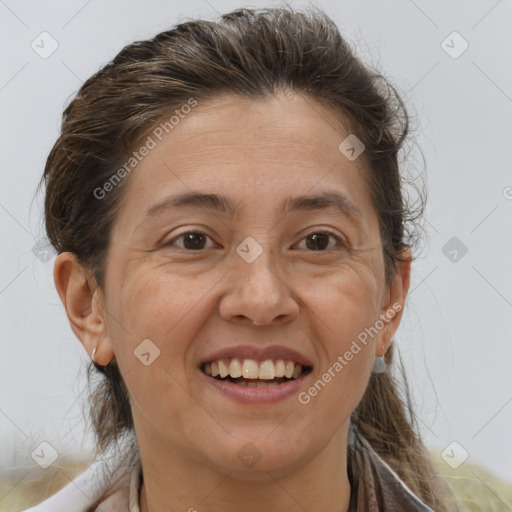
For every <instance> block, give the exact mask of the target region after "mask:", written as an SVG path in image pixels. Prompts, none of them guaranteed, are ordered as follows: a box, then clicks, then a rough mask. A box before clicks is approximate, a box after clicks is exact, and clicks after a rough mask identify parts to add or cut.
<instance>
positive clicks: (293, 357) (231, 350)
mask: <svg viewBox="0 0 512 512" xmlns="http://www.w3.org/2000/svg"><path fill="white" fill-rule="evenodd" d="M234 358H237V359H242V360H243V359H254V360H255V361H259V362H262V361H266V360H267V359H271V360H272V361H277V360H279V359H283V360H285V361H293V362H295V363H299V364H301V365H302V366H313V365H312V364H311V361H310V360H309V359H308V358H307V357H306V356H304V355H303V354H301V353H300V352H297V351H296V350H293V349H291V348H288V347H284V346H282V345H269V346H267V347H260V346H254V345H235V346H233V347H227V348H224V349H222V350H218V351H216V352H212V353H211V354H209V355H208V356H206V357H205V358H204V359H203V361H202V363H201V364H204V363H208V362H210V361H217V360H219V359H234Z"/></svg>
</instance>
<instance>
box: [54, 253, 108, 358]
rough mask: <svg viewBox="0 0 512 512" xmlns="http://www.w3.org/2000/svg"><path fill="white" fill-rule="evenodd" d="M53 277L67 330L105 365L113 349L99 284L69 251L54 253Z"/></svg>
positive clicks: (90, 354)
mask: <svg viewBox="0 0 512 512" xmlns="http://www.w3.org/2000/svg"><path fill="white" fill-rule="evenodd" d="M53 280H54V282H55V287H56V289H57V293H58V294H59V297H60V300H61V302H62V304H63V305H64V308H65V310H66V314H67V316H68V320H69V324H70V326H71V329H72V330H73V332H74V333H75V335H76V337H77V338H78V339H79V340H80V342H81V343H82V345H83V346H84V348H85V350H86V352H87V353H88V354H89V357H91V356H92V352H93V350H94V348H95V347H96V352H95V353H94V362H95V363H96V364H98V365H101V366H105V365H106V364H108V363H109V362H110V361H111V360H112V358H113V357H114V349H113V345H112V341H111V338H110V334H109V330H108V325H107V322H106V312H105V309H104V307H103V303H104V297H103V292H102V290H101V288H99V286H97V285H96V284H95V283H94V286H93V287H92V288H91V287H90V283H92V282H94V280H87V275H86V272H85V270H84V268H83V267H82V266H81V265H80V263H79V262H78V260H77V258H76V256H75V255H74V254H73V253H71V252H63V253H61V254H59V255H58V256H57V259H56V260H55V264H54V267H53Z"/></svg>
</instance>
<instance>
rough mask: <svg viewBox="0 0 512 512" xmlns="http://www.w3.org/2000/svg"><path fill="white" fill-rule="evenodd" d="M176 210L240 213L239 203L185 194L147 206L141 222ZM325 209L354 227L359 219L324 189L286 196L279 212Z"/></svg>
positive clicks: (342, 197) (345, 203)
mask: <svg viewBox="0 0 512 512" xmlns="http://www.w3.org/2000/svg"><path fill="white" fill-rule="evenodd" d="M178 208H195V209H198V210H214V211H218V212H222V213H226V212H227V213H228V214H229V215H230V216H234V215H235V214H236V213H238V212H239V211H240V210H241V204H240V202H239V201H235V200H233V199H232V198H230V197H227V196H222V195H219V194H207V193H201V192H186V193H183V194H179V195H175V196H168V197H166V198H164V199H162V200H161V201H159V202H158V203H156V204H154V205H153V206H151V208H149V210H148V211H147V212H146V213H145V215H144V218H143V222H144V221H146V220H147V219H149V218H151V217H153V216H154V215H156V214H157V213H160V212H162V211H167V210H169V209H171V210H172V209H178ZM329 208H333V209H336V210H338V212H340V213H341V214H342V215H344V216H345V217H347V218H348V219H349V220H351V221H353V222H355V223H356V224H358V223H359V220H360V219H361V218H362V216H363V214H362V212H361V210H360V209H359V208H358V207H357V206H356V205H355V204H354V203H353V202H352V201H351V200H350V199H349V198H348V197H347V196H345V195H344V194H342V193H340V192H338V191H335V190H326V191H324V192H321V193H319V194H317V195H309V196H308V195H302V196H297V197H288V198H287V199H286V200H285V201H284V202H283V205H282V213H284V214H287V213H291V212H295V211H310V210H324V209H329Z"/></svg>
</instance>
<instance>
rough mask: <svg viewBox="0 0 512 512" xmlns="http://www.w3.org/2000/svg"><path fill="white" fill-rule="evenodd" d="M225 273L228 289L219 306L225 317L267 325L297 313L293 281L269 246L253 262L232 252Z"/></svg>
mask: <svg viewBox="0 0 512 512" xmlns="http://www.w3.org/2000/svg"><path fill="white" fill-rule="evenodd" d="M228 276H229V277H228V279H229V292H228V293H226V294H225V295H224V297H223V299H222V301H221V303H220V308H219V311H220V315H221V316H222V317H223V318H224V319H225V320H227V321H229V322H240V323H249V321H250V323H252V324H254V325H268V324H273V323H274V324H275V323H286V322H289V321H292V320H293V319H295V318H296V317H297V315H298V311H299V306H298V303H297V301H296V300H295V298H294V292H293V282H287V277H286V276H285V275H284V273H283V271H282V268H281V267H280V266H279V265H278V263H277V261H276V259H275V258H274V257H273V256H272V254H271V253H270V251H269V250H263V252H262V253H261V254H260V255H259V256H258V258H257V259H256V260H255V261H253V262H252V263H248V262H247V261H245V260H244V259H243V258H241V257H239V256H238V255H237V254H235V257H234V263H233V268H232V271H231V272H229V274H228ZM289 280H290V279H289V277H288V281H289Z"/></svg>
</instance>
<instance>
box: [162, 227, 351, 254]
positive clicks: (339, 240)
mask: <svg viewBox="0 0 512 512" xmlns="http://www.w3.org/2000/svg"><path fill="white" fill-rule="evenodd" d="M189 233H194V234H198V235H204V236H205V237H207V238H209V239H210V240H212V241H213V239H212V237H211V236H210V235H208V234H207V233H205V232H204V231H202V230H200V229H188V230H187V231H183V232H182V233H179V234H177V235H175V236H173V237H172V238H171V239H170V240H168V241H167V242H164V243H163V244H162V247H165V246H174V245H175V242H176V240H178V239H179V238H181V237H182V236H184V235H187V234H189ZM320 233H323V234H326V235H329V236H331V237H333V238H334V239H335V240H336V242H337V246H338V247H339V246H341V247H347V246H348V242H347V241H346V240H345V239H344V238H343V237H341V236H340V235H338V234H337V233H335V232H334V231H332V230H331V229H327V228H313V229H311V230H309V231H307V232H306V233H304V235H303V236H302V237H301V238H300V240H299V241H298V243H300V242H302V241H303V240H304V239H305V238H307V237H308V236H311V235H313V234H320ZM178 248H179V249H183V248H182V247H179V246H178ZM335 248H336V247H333V248H331V249H326V250H324V251H310V252H328V251H329V250H332V249H335ZM183 250H185V251H186V252H201V251H203V250H204V249H198V250H195V251H193V250H187V249H183Z"/></svg>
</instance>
